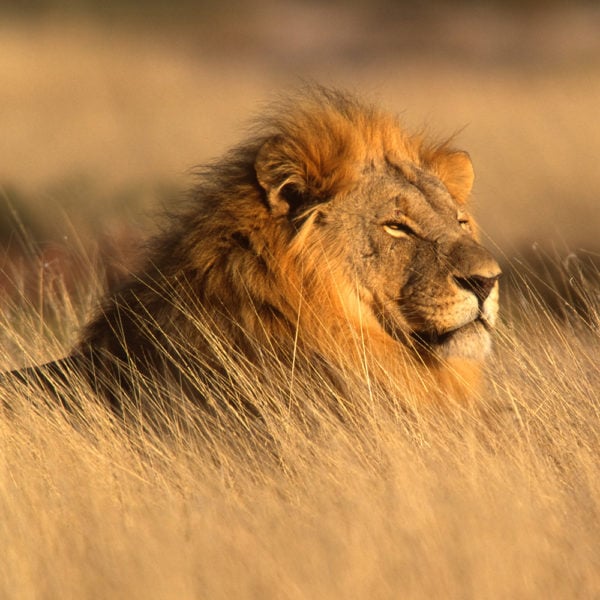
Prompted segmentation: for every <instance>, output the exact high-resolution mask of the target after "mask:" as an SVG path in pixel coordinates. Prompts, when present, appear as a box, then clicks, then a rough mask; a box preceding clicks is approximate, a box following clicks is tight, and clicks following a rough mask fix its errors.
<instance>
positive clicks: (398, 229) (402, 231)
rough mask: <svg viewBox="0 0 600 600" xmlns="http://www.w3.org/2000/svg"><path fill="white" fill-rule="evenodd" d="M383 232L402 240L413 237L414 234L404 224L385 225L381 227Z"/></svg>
mask: <svg viewBox="0 0 600 600" xmlns="http://www.w3.org/2000/svg"><path fill="white" fill-rule="evenodd" d="M383 230H384V231H385V232H386V233H387V234H388V235H391V236H392V237H395V238H403V237H408V236H410V235H414V234H415V232H414V231H413V230H412V229H411V228H410V227H409V226H408V225H406V224H404V223H395V222H394V223H386V224H385V225H384V226H383Z"/></svg>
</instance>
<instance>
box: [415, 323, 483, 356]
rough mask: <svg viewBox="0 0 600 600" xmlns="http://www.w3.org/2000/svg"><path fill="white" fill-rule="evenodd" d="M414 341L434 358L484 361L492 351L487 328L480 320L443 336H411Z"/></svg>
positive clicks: (417, 334)
mask: <svg viewBox="0 0 600 600" xmlns="http://www.w3.org/2000/svg"><path fill="white" fill-rule="evenodd" d="M413 337H414V339H415V341H416V342H417V343H418V344H419V345H420V346H421V347H424V348H425V349H426V351H427V352H428V353H429V354H431V355H433V356H435V357H436V358H439V359H442V360H447V359H453V358H468V359H472V360H484V359H485V357H486V356H487V355H488V354H489V353H490V351H491V349H492V338H491V335H490V332H489V326H488V325H487V324H486V323H485V322H484V321H483V320H481V319H477V320H475V321H471V322H470V323H467V324H466V325H463V326H462V327H459V328H458V329H454V330H452V331H449V332H447V333H443V334H424V333H415V334H413Z"/></svg>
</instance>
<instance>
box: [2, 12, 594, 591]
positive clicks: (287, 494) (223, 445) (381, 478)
mask: <svg viewBox="0 0 600 600" xmlns="http://www.w3.org/2000/svg"><path fill="white" fill-rule="evenodd" d="M0 31H1V34H0V75H1V77H0V78H1V79H2V81H3V82H5V83H6V85H3V89H2V90H1V91H0V94H1V98H2V103H3V108H5V109H6V110H3V111H0V130H2V132H3V140H4V142H5V143H6V150H1V151H2V156H1V157H0V159H1V160H0V163H1V164H2V172H0V177H1V178H2V180H3V181H6V182H11V185H12V186H13V187H11V188H6V190H5V193H4V196H3V197H4V201H1V200H0V203H2V202H3V206H10V207H11V208H10V211H12V210H13V209H15V210H16V211H17V212H18V217H14V218H13V216H10V215H11V214H12V213H11V212H10V211H9V210H8V209H7V210H5V212H0V215H5V217H2V218H4V221H2V222H0V232H2V234H3V236H4V238H3V243H4V247H5V249H6V251H5V252H4V253H3V255H2V258H1V259H0V260H1V261H2V262H1V263H0V287H1V289H2V290H3V295H2V300H1V301H0V369H1V368H12V367H15V366H18V365H21V364H27V363H37V362H40V361H43V360H46V359H50V358H53V357H57V356H60V355H62V354H64V353H65V351H66V350H67V349H68V347H69V346H70V344H71V343H72V342H73V339H74V335H75V331H76V330H77V328H78V327H79V325H80V324H81V322H82V321H83V320H84V319H85V316H86V314H87V312H88V310H89V307H90V306H91V305H92V303H93V302H94V299H95V298H96V297H97V295H98V293H99V290H100V288H102V287H103V286H104V285H105V283H106V281H105V275H104V274H103V271H102V265H103V264H105V263H106V255H109V256H110V257H111V260H112V261H113V262H128V261H129V252H128V251H126V250H124V249H123V248H124V246H126V245H127V244H129V241H130V238H131V237H132V236H135V237H137V235H138V233H137V230H138V221H137V215H138V214H139V210H141V205H147V204H148V196H151V198H152V201H153V202H156V200H157V197H158V198H159V199H162V198H166V197H169V198H170V199H172V198H174V197H175V196H173V195H169V196H167V195H165V194H163V193H162V192H160V193H157V192H156V189H157V188H156V187H155V186H156V185H159V184H160V185H166V186H167V187H174V188H177V187H181V186H182V182H181V181H173V180H169V177H172V176H173V174H174V173H175V174H177V173H180V172H182V171H184V169H186V168H187V167H189V166H190V165H191V164H193V162H194V161H199V160H204V159H207V158H209V157H210V156H213V155H215V154H218V153H219V152H220V151H221V150H222V149H223V148H224V147H226V146H227V145H228V144H229V143H230V142H231V141H232V140H233V139H234V138H235V137H237V135H235V133H234V132H235V130H236V129H237V128H238V127H239V123H240V122H241V121H242V120H243V117H244V116H245V115H248V114H249V113H250V112H251V110H252V109H254V108H255V107H256V105H257V102H256V101H257V100H259V99H262V98H265V97H267V96H268V93H267V92H268V90H269V89H270V88H273V87H285V86H286V85H287V84H288V83H289V80H290V79H289V76H287V75H285V74H284V71H286V70H289V65H285V69H281V70H279V71H278V70H277V68H275V67H273V69H272V70H268V69H266V68H264V67H261V66H260V65H261V63H260V61H257V62H256V63H248V64H247V65H246V67H248V68H245V69H240V68H239V67H240V65H238V66H237V68H235V69H233V68H227V64H228V63H225V62H223V59H222V58H219V57H212V58H211V60H202V59H198V58H197V57H196V56H194V57H193V58H192V56H191V53H190V46H188V45H186V44H184V43H183V42H179V43H178V44H170V43H169V41H168V40H165V39H159V40H154V39H153V38H152V36H150V35H148V34H144V33H140V32H137V33H136V34H130V33H126V32H123V31H119V32H118V33H116V34H113V35H114V37H113V38H112V39H111V40H110V42H111V43H110V44H108V43H106V39H105V36H106V35H107V34H106V31H104V30H97V29H96V28H95V27H93V26H91V25H90V24H87V25H85V27H81V26H78V27H74V26H72V25H66V26H65V25H57V24H56V23H55V22H50V23H49V24H48V23H45V24H39V23H38V24H35V25H32V24H24V23H23V22H15V23H7V22H3V23H2V24H1V25H0ZM501 33H502V32H501ZM500 37H502V35H500ZM548 44H549V45H551V44H550V43H549V42H548ZM480 50H481V48H480ZM484 50H485V49H484ZM298 52H300V50H299V51H298ZM413 58H414V60H411V61H410V63H408V62H402V61H398V60H397V59H395V58H393V57H392V56H391V55H388V56H387V58H385V59H379V60H378V61H376V62H375V61H374V60H371V61H369V60H366V59H365V61H364V62H363V63H361V65H359V66H356V65H353V66H352V67H350V66H349V64H344V63H343V61H342V62H341V63H339V64H338V63H336V62H335V61H333V60H332V62H330V63H328V62H327V61H324V62H323V64H321V65H320V66H319V67H318V68H316V69H312V70H310V69H308V67H306V64H305V63H303V64H304V67H303V68H304V71H302V70H300V72H301V74H303V75H305V76H306V75H310V76H312V77H315V78H321V79H323V78H327V81H328V82H329V80H330V79H332V78H333V77H332V74H331V73H332V71H335V74H336V75H335V78H334V81H332V82H331V83H338V84H340V83H341V84H347V85H350V86H351V87H353V88H358V89H360V88H362V87H364V88H365V89H367V90H372V89H374V88H375V89H377V90H378V92H377V94H376V95H377V96H378V97H379V98H383V99H384V101H385V102H386V103H387V104H388V105H389V106H392V107H398V106H399V107H409V108H410V109H411V113H410V114H407V120H408V121H409V122H411V121H412V122H413V123H415V122H421V121H423V120H430V121H431V120H432V119H433V118H434V116H435V121H434V122H433V125H434V127H435V128H437V129H438V130H445V131H448V130H450V131H451V128H452V127H456V126H457V125H460V124H462V123H468V124H469V126H468V128H467V129H466V130H465V131H464V132H462V133H461V135H460V140H461V142H464V145H465V147H467V148H468V149H469V150H470V151H471V153H472V155H473V157H474V159H475V166H476V170H477V173H478V176H479V182H480V183H479V187H478V188H477V194H476V197H477V199H478V203H479V213H480V215H481V217H482V221H483V223H484V227H485V229H486V230H487V231H488V233H490V235H491V237H492V238H493V239H494V240H495V241H496V242H498V243H499V244H500V246H501V249H499V248H497V249H496V250H497V251H498V252H499V253H500V254H502V255H503V256H504V262H505V265H506V266H508V267H509V270H510V271H511V273H512V275H510V276H509V277H507V278H506V279H505V281H504V282H503V283H504V287H505V289H506V288H508V287H510V288H511V289H512V292H511V294H510V295H508V294H505V296H504V298H503V311H504V317H503V323H502V325H501V327H500V330H499V332H498V340H497V346H496V352H495V356H494V358H493V360H492V361H491V362H490V368H489V371H490V372H489V385H488V387H487V389H486V390H485V392H484V393H483V394H482V397H481V398H479V401H478V406H477V407H476V408H466V407H458V406H452V407H450V408H449V410H448V411H446V412H442V413H440V412H439V411H435V410H430V409H428V408H427V407H424V406H421V407H419V408H418V409H416V410H415V409H414V408H413V409H411V408H407V407H406V406H405V403H404V402H403V398H402V394H401V393H400V392H399V391H398V390H373V389H370V388H369V387H368V386H366V385H363V386H360V385H358V384H357V387H356V389H355V392H354V394H353V397H352V399H351V400H352V403H351V405H352V410H350V407H348V405H347V400H348V399H347V398H338V400H339V407H340V408H339V410H338V411H337V412H331V411H330V410H329V409H328V408H327V407H325V406H324V405H323V403H322V402H321V399H322V396H323V391H322V390H321V389H320V386H321V385H322V382H319V381H306V380H295V381H294V382H293V385H290V382H289V381H287V380H286V379H285V378H281V377H275V376H274V377H273V379H272V380H270V381H267V382H264V381H263V382H261V381H260V380H258V379H257V378H256V377H255V375H254V374H253V373H252V372H251V371H238V372H236V373H235V385H236V390H237V391H238V393H240V394H242V395H243V394H246V395H247V396H248V397H250V398H252V400H253V401H254V402H256V403H257V404H258V405H260V406H261V408H262V414H263V420H262V421H261V424H260V425H257V424H256V423H248V422H247V421H246V420H245V417H240V415H239V414H236V412H235V411H234V410H230V411H223V412H222V413H220V414H219V415H217V417H215V418H214V421H213V422H211V426H210V427H204V426H203V418H202V417H201V418H200V419H199V420H198V413H197V411H196V410H195V409H194V407H193V405H188V404H185V403H184V402H183V399H177V400H178V401H180V402H181V406H182V413H183V415H180V416H183V417H184V418H183V419H181V418H180V419H177V420H175V419H173V420H172V421H171V426H170V427H167V428H166V430H164V431H162V432H161V435H159V436H158V435H155V434H153V433H149V432H148V431H146V430H145V429H144V428H143V427H141V426H139V425H138V424H136V423H134V422H132V423H129V424H128V425H126V426H124V425H123V424H120V423H115V422H113V420H112V419H111V418H110V416H109V415H108V414H107V413H106V412H104V411H103V410H102V409H101V408H100V407H98V406H97V405H96V404H95V403H94V402H93V401H92V400H91V399H90V398H89V396H88V394H87V393H86V391H85V389H84V387H83V386H80V387H79V391H78V392H77V393H78V394H79V395H80V397H81V400H82V410H81V412H80V414H77V415H70V416H66V415H65V414H64V413H62V412H60V411H56V410H53V409H51V408H48V407H46V406H44V405H43V403H42V404H37V406H35V407H33V406H32V400H35V399H34V398H32V397H31V392H23V390H18V389H15V388H10V387H8V388H5V389H3V390H2V391H0V398H1V399H2V400H4V401H5V402H7V403H8V404H9V405H10V407H11V408H10V410H8V411H5V414H4V416H3V418H2V419H1V420H0V539H1V540H2V548H3V550H2V558H1V559H0V597H2V598H40V597H44V598H99V597H106V598H157V599H158V598H210V599H219V598H223V599H230V598H257V599H263V598H298V599H300V598H303V599H304V598H305V599H312V598H531V599H538V598H565V599H568V598H593V597H597V596H598V594H599V593H600V554H599V553H598V543H599V540H600V500H599V499H600V463H599V461H598V455H599V452H600V439H599V436H600V408H599V406H600V403H599V401H600V370H599V368H598V364H597V356H598V347H599V343H600V339H599V338H600V327H599V325H600V284H599V281H600V277H599V276H598V271H597V269H596V268H595V267H594V264H593V263H594V262H595V258H594V257H597V254H594V252H597V250H598V247H597V246H596V245H595V244H596V241H597V240H596V238H597V231H598V230H599V228H600V210H598V208H597V203H598V200H599V199H598V192H597V190H598V189H599V188H600V180H599V179H598V177H599V175H598V173H599V171H598V169H597V164H596V163H597V156H598V151H599V148H600V129H599V121H598V119H597V106H598V104H597V100H598V98H599V97H600V80H599V79H598V78H597V76H595V77H594V76H593V74H594V73H595V72H596V71H595V69H596V68H597V64H598V63H597V62H592V61H591V60H589V61H588V62H585V61H584V62H579V63H577V67H576V68H572V67H573V64H571V63H568V64H567V63H563V64H562V65H561V64H558V63H550V64H545V65H542V66H541V67H540V66H539V65H538V66H533V67H532V66H529V67H522V66H520V67H519V68H513V67H514V66H513V67H511V66H510V65H509V66H507V65H506V64H504V65H500V66H498V68H495V69H490V68H487V67H485V66H484V67H482V65H474V64H471V63H468V64H463V65H462V66H461V68H458V65H457V64H455V63H452V62H450V61H448V60H445V59H444V58H441V57H438V58H437V59H435V60H434V59H433V58H432V57H425V58H423V57H420V58H419V57H418V56H415V57H413ZM565 60H566V59H565ZM334 67H335V69H334ZM338 67H339V68H338ZM558 67H560V68H558ZM307 69H308V70H307ZM524 69H525V70H524ZM527 69H529V70H527ZM392 74H393V77H392ZM417 111H418V112H417ZM90 172H93V173H94V174H95V175H94V178H92V179H91V180H89V181H88V180H87V179H84V180H83V182H84V183H81V181H82V180H81V179H78V178H79V177H80V174H84V175H86V176H87V174H88V173H90ZM73 177H75V179H73ZM73 181H75V183H73ZM139 181H144V182H145V184H144V185H143V186H141V185H140V184H139ZM13 190H17V191H18V193H17V191H13ZM100 199H102V200H103V202H102V203H101V202H99V200H100ZM106 199H108V200H106ZM124 200H128V204H127V205H128V207H129V208H126V209H125V208H123V206H122V205H123V204H124ZM48 205H50V206H51V207H52V209H49V208H48ZM132 205H135V207H134V208H131V206H132ZM56 207H60V210H62V211H64V213H66V214H67V215H68V219H63V218H60V219H56V222H55V223H52V224H51V225H49V224H48V223H47V221H48V218H47V217H46V215H48V214H56V212H55V211H56V210H57V209H56ZM45 209H46V210H45ZM3 210H4V209H3ZM50 210H53V211H54V212H50ZM27 214H29V215H30V216H29V217H27ZM132 214H135V215H136V217H135V218H134V217H133V216H131V215H132ZM38 215H42V217H41V218H40V217H39V216H38ZM9 216H10V218H9ZM9 221H10V223H11V225H10V227H8V226H7V223H8V222H9ZM19 222H21V223H23V222H25V224H26V225H27V227H28V229H29V231H28V232H25V233H23V232H21V233H19V227H18V226H16V225H15V223H19ZM99 222H101V223H103V224H104V225H103V230H104V231H103V233H104V234H106V236H108V237H109V238H110V240H112V241H111V242H107V241H106V240H104V241H103V240H99V238H98V235H97V230H96V227H97V226H98V223H99ZM66 223H70V225H66ZM32 231H33V233H32ZM92 232H94V233H93V235H92ZM28 236H33V237H34V240H33V242H32V241H31V238H30V237H28ZM65 236H67V238H68V239H67V240H64V239H63V238H64V237H65ZM92 238H93V243H88V240H90V239H92ZM19 239H20V240H21V241H20V242H18V241H17V240H19ZM49 239H51V240H52V244H51V245H49V244H40V243H39V242H40V241H42V240H49ZM115 239H116V240H117V242H115V241H114V240H115ZM549 240H551V241H556V240H558V242H557V245H558V248H559V252H558V255H557V256H554V255H552V257H551V258H550V259H543V260H542V259H540V258H539V257H540V256H542V257H544V256H546V255H545V254H544V252H545V250H544V251H539V252H537V253H534V256H533V258H531V257H530V263H531V264H532V265H533V266H534V268H535V269H534V270H528V268H526V267H524V265H523V263H522V262H519V260H520V259H519V260H515V259H514V258H513V255H514V248H516V247H522V244H523V242H524V241H526V242H527V245H528V247H531V244H532V243H533V242H534V241H538V242H541V244H542V245H543V244H545V243H546V244H547V246H549V245H550V244H549ZM107 244H108V247H107ZM580 247H585V248H587V250H588V251H589V252H588V253H587V254H585V256H587V257H588V262H587V263H585V264H584V263H582V262H581V256H582V255H581V253H580V254H579V257H580V258H577V257H576V256H575V255H571V253H572V251H574V250H576V249H579V248H580ZM94 248H95V250H94ZM562 248H565V251H562ZM569 256H570V257H569ZM82 257H85V258H82ZM565 257H567V258H565ZM538 259H539V260H538ZM536 260H537V261H538V262H536ZM108 275H109V276H110V277H117V275H115V273H114V272H113V271H109V273H108ZM9 292H10V293H9ZM540 295H541V296H543V301H542V300H541V299H540ZM363 383H364V382H363ZM75 385H76V387H77V384H75ZM340 413H341V415H340ZM186 415H187V416H189V417H190V418H189V419H188V420H187V422H186V419H185V417H186ZM340 416H341V418H340Z"/></svg>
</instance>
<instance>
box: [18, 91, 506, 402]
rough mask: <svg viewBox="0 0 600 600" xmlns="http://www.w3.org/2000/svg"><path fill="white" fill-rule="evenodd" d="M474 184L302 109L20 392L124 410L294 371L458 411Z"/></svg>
mask: <svg viewBox="0 0 600 600" xmlns="http://www.w3.org/2000/svg"><path fill="white" fill-rule="evenodd" d="M472 183H473V168H472V165H471V161H470V159H469V157H468V155H467V154H466V153H465V152H461V151H458V150H455V149H453V148H451V147H450V145H449V144H448V143H447V142H443V143H437V144H436V143H431V142H428V141H427V140H426V139H425V138H424V137H423V136H420V135H417V136H415V135H409V134H408V133H407V132H406V131H405V130H404V129H403V128H402V127H401V125H400V124H399V122H398V121H397V120H396V118H395V117H393V116H391V115H389V114H387V113H385V112H383V111H381V110H379V109H377V108H374V107H372V106H368V105H365V104H363V103H361V102H359V101H357V100H356V99H355V98H353V97H350V96H349V95H346V94H344V93H341V92H338V91H332V90H327V89H322V88H312V89H310V90H308V91H305V92H303V93H301V94H299V95H297V96H296V97H294V98H292V99H290V100H288V101H287V102H284V103H282V104H280V105H279V107H278V108H277V109H275V110H274V111H273V112H272V114H270V115H268V116H267V117H265V118H263V119H262V120H260V122H259V123H258V125H257V128H256V130H255V135H254V136H253V137H252V138H251V139H250V140H249V141H246V142H245V143H243V144H242V145H240V146H238V147H237V148H234V149H233V150H231V151H230V152H229V153H227V154H226V155H225V156H224V157H223V158H222V159H220V160H219V161H217V162H215V163H214V164H211V165H209V166H207V167H205V168H203V170H202V171H201V174H200V183H199V185H198V186H197V188H196V189H195V191H194V194H193V197H192V202H191V205H190V206H189V207H188V208H187V209H186V210H183V211H182V212H181V213H180V215H179V216H177V217H175V218H174V220H173V223H172V228H171V229H170V230H168V231H167V232H166V233H164V234H163V235H160V236H159V237H158V238H157V239H156V240H155V242H154V244H153V246H152V249H151V250H150V252H149V255H148V257H147V260H146V264H145V267H144V268H143V269H142V270H141V271H140V272H138V273H136V274H135V275H134V276H132V277H131V278H130V280H129V281H128V282H127V283H126V284H125V285H124V286H123V287H121V288H120V289H119V290H117V291H115V292H112V293H110V294H108V295H107V296H106V297H105V299H104V301H103V302H102V303H101V305H100V307H99V308H98V310H97V312H96V314H95V316H94V317H93V318H92V319H91V320H90V322H89V323H88V324H87V326H86V327H85V328H84V330H83V332H82V334H81V337H80V340H79V342H78V344H77V345H76V347H75V349H74V350H73V352H72V354H71V356H70V357H69V358H67V359H63V360H62V361H57V362H54V363H50V364H49V365H46V366H44V367H41V368H37V369H33V370H32V369H29V370H27V369H26V370H25V371H20V372H19V373H20V377H21V378H23V379H31V376H32V375H33V374H36V375H37V376H38V377H39V376H40V374H41V376H42V377H43V378H46V379H50V378H51V377H54V378H59V379H60V378H61V377H62V378H63V381H64V380H65V378H66V375H65V373H66V372H69V371H71V370H74V371H75V372H77V373H78V374H80V375H83V376H84V377H85V378H86V379H87V380H88V381H89V383H90V384H91V385H92V387H93V388H94V389H95V390H96V391H97V392H99V393H101V394H102V395H104V396H105V397H108V398H109V399H110V400H111V401H112V402H113V404H115V406H117V405H119V407H120V408H122V407H121V403H122V399H123V398H128V397H131V396H132V395H135V394H138V393H139V391H140V389H143V388H144V384H143V383H141V382H143V381H148V380H152V381H155V382H156V381H159V382H164V385H168V386H169V389H170V390H173V389H174V387H173V386H175V388H177V386H180V388H182V389H184V391H186V392H190V391H193V388H194V387H195V386H197V385H199V384H198V382H199V381H208V380H210V379H211V378H212V379H213V380H215V381H216V380H220V381H221V382H223V381H227V380H228V378H229V380H231V379H232V378H235V372H232V369H231V368H230V367H228V365H231V364H234V363H235V362H236V361H238V364H241V362H244V361H245V362H244V364H252V365H255V367H256V369H257V370H259V369H262V368H264V367H265V365H267V364H271V365H273V362H272V361H271V362H270V363H269V361H267V360H266V358H265V357H267V356H269V357H271V358H273V357H275V358H276V363H277V366H278V367H279V368H280V367H281V366H282V365H283V366H284V367H285V368H286V369H288V373H289V375H290V377H292V376H293V369H298V368H301V365H302V364H304V365H305V367H306V366H307V367H310V368H316V369H319V368H321V367H322V369H323V371H324V372H325V371H328V372H329V373H333V372H335V373H337V375H336V377H337V380H338V382H339V381H340V375H339V374H340V373H343V372H347V373H351V372H353V371H354V372H361V373H365V374H367V375H368V377H370V378H372V379H373V380H377V381H379V382H380V383H382V384H383V385H385V383H386V381H394V382H395V385H396V388H395V389H398V388H399V389H402V388H403V385H404V382H405V381H406V382H410V383H411V385H412V386H413V388H414V381H422V382H424V383H423V385H424V386H425V388H426V389H432V388H427V386H428V385H430V384H428V383H427V381H429V380H428V377H430V379H433V380H435V381H436V382H437V383H438V384H439V385H438V392H439V389H441V390H442V393H445V394H447V395H448V396H454V397H460V398H463V397H467V396H468V395H469V393H470V392H471V391H472V389H473V388H474V387H476V385H477V380H478V377H479V371H480V369H481V366H482V363H483V361H484V358H485V356H486V355H487V354H488V352H489V351H490V345H491V342H490V332H491V330H492V329H493V327H494V323H495V321H496V315H497V310H498V283H497V281H498V278H499V276H500V268H499V267H498V264H497V263H496V261H495V260H494V259H493V258H492V256H491V255H490V254H489V253H488V251H487V250H485V249H484V248H483V247H482V246H481V245H480V244H479V242H478V239H477V229H476V226H475V223H474V222H473V219H472V217H471V216H470V215H469V213H468V212H467V208H466V203H467V199H468V197H469V194H470V192H471V187H472ZM231 357H235V358H234V360H233V362H231ZM228 361H230V362H228ZM342 367H343V368H342ZM228 368H229V372H228ZM344 369H345V371H344ZM332 377H333V376H332ZM336 377H333V380H335V379H336ZM161 385H163V384H162V383H161V384H159V387H160V386H161ZM225 387H226V385H225ZM203 389H204V390H205V392H206V389H210V384H209V385H208V387H206V388H203ZM146 391H147V389H146ZM432 395H433V392H432ZM438 396H439V394H438Z"/></svg>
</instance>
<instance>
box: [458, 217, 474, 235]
mask: <svg viewBox="0 0 600 600" xmlns="http://www.w3.org/2000/svg"><path fill="white" fill-rule="evenodd" d="M458 224H459V225H460V227H461V228H462V229H464V230H465V231H468V232H470V231H471V222H470V221H469V219H465V218H464V217H459V218H458Z"/></svg>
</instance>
